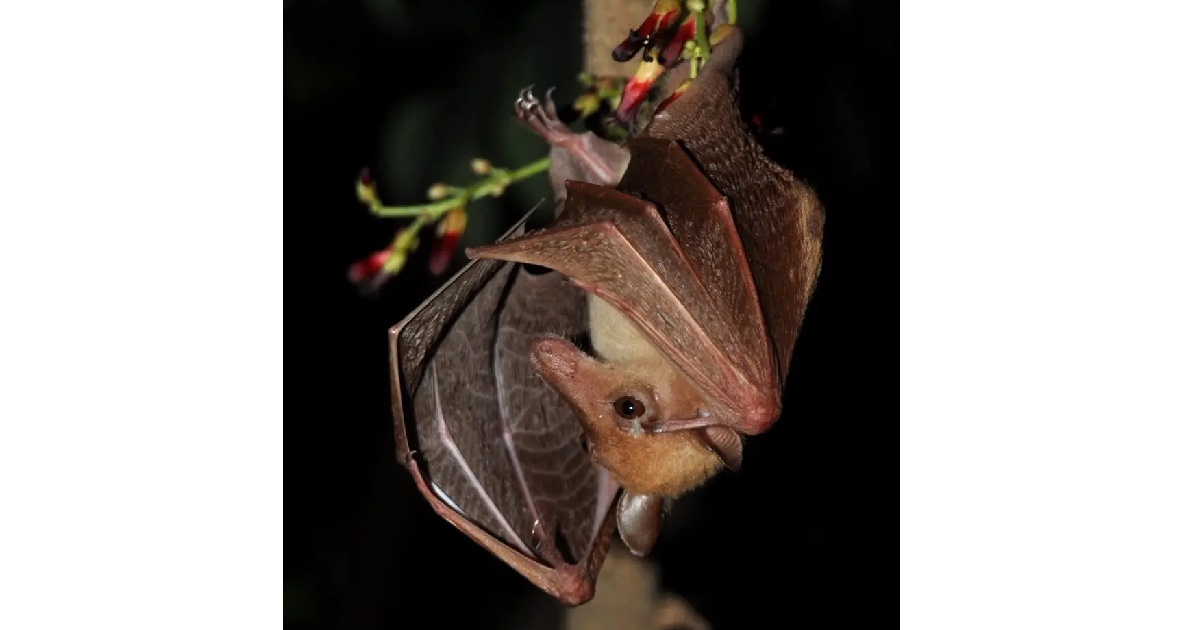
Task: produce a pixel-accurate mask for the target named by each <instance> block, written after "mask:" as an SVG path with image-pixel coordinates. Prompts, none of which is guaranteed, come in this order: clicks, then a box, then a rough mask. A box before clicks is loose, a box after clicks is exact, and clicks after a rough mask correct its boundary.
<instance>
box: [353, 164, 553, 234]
mask: <svg viewBox="0 0 1200 630" xmlns="http://www.w3.org/2000/svg"><path fill="white" fill-rule="evenodd" d="M548 168H550V157H549V156H547V157H544V158H542V159H540V160H538V161H536V162H532V163H530V164H526V165H525V166H522V167H520V168H517V169H515V170H512V171H509V170H508V169H503V168H493V169H492V170H491V171H489V172H488V173H487V175H486V176H485V177H484V178H483V179H480V180H479V181H477V182H475V183H474V184H471V185H470V186H467V187H465V188H462V189H459V190H457V191H455V192H453V193H452V194H451V195H450V196H448V197H446V198H445V199H439V200H438V201H433V202H430V203H426V204H420V205H415V206H385V205H382V204H379V205H372V206H371V207H370V208H371V214H374V215H375V216H377V217H381V218H385V219H399V218H412V217H417V218H425V221H424V222H423V224H424V223H428V222H430V221H433V220H436V219H438V218H440V217H441V216H442V215H443V214H446V213H447V212H449V211H450V210H453V209H454V208H460V207H465V206H466V205H467V204H468V203H470V202H472V201H475V200H477V199H482V198H483V197H486V196H488V195H492V196H499V195H500V194H501V193H503V192H504V190H505V189H506V188H507V187H508V186H509V184H513V183H516V182H519V181H522V180H525V179H529V178H530V177H532V176H534V175H537V174H538V173H541V172H543V171H545V170H546V169H548Z"/></svg>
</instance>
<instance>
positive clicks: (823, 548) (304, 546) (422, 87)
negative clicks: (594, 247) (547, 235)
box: [284, 0, 899, 630]
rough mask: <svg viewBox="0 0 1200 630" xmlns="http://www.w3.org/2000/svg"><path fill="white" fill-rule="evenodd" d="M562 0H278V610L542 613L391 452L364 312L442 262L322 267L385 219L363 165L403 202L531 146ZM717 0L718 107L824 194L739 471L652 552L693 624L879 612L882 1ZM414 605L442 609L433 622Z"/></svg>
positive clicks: (892, 139)
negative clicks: (730, 39)
mask: <svg viewBox="0 0 1200 630" xmlns="http://www.w3.org/2000/svg"><path fill="white" fill-rule="evenodd" d="M579 4H580V3H579V2H573V1H562V2H552V1H550V0H543V1H540V2H538V1H533V0H529V1H512V2H508V1H506V2H494V1H493V2H488V1H484V0H472V1H464V0H457V1H444V2H398V1H395V0H367V1H363V2H355V1H349V0H339V1H334V0H289V1H288V2H286V3H285V9H284V52H285V67H284V78H285V97H284V125H285V147H284V150H285V162H286V177H285V211H286V213H287V220H286V227H287V235H288V247H287V271H288V273H287V284H288V287H287V288H288V309H287V312H288V318H287V319H288V322H287V333H288V337H287V338H288V341H289V343H288V346H287V355H286V357H285V361H286V363H285V364H286V366H287V368H286V369H287V377H288V378H287V382H288V385H289V387H288V393H287V400H286V403H287V404H286V410H287V414H286V417H285V426H286V430H285V443H286V453H287V456H286V458H285V477H286V482H285V483H286V486H285V488H286V489H285V504H286V511H285V524H284V525H285V565H284V574H285V575H284V579H285V584H284V586H285V589H284V590H285V599H284V613H285V624H286V626H287V627H288V628H289V629H295V630H301V629H307V628H337V629H342V628H346V629H349V628H423V627H438V626H441V625H451V626H453V627H469V628H554V627H556V625H557V623H558V622H557V619H558V615H559V614H560V611H561V607H560V606H559V605H558V604H557V603H556V602H555V601H554V600H552V599H550V598H549V597H548V596H545V595H543V594H542V593H541V592H540V591H538V590H537V589H536V588H534V587H533V586H531V585H530V584H528V583H527V582H525V580H524V579H523V578H522V577H520V576H519V575H518V574H517V573H516V572H514V571H513V570H511V569H510V568H508V567H507V566H506V565H504V564H503V563H501V562H500V561H499V560H496V559H494V558H492V557H491V556H490V555H489V554H488V553H487V552H486V551H484V550H483V549H482V548H480V547H477V546H476V545H475V544H474V543H473V542H471V541H470V540H469V539H467V538H466V537H465V536H463V535H462V534H460V533H459V532H457V531H456V530H454V529H453V528H452V527H451V526H450V525H449V524H447V523H445V522H444V521H442V520H441V519H440V518H438V517H437V516H436V515H434V513H433V511H432V510H431V509H430V508H429V506H428V505H427V504H426V503H424V501H423V499H421V497H420V496H419V494H418V493H417V491H416V489H415V486H414V484H413V483H412V480H411V478H410V477H409V476H408V474H407V472H406V471H405V470H404V469H403V468H402V467H401V466H400V465H399V464H397V463H396V461H395V458H394V451H393V448H394V446H393V442H392V434H391V422H392V420H391V411H390V399H389V389H388V376H387V344H386V333H387V329H388V327H389V326H391V325H392V324H394V323H396V322H397V321H399V320H400V319H402V318H403V316H404V315H405V314H407V313H408V311H409V310H411V309H412V308H413V307H414V306H415V305H416V304H417V303H419V302H420V301H421V300H422V299H424V298H425V297H426V296H427V295H428V294H429V293H430V292H431V291H432V290H433V289H434V288H435V287H436V286H438V285H439V284H441V282H442V281H443V280H444V279H445V278H444V277H443V278H434V277H432V276H431V275H430V274H429V273H428V271H427V269H426V267H425V266H424V260H425V258H424V253H425V250H422V252H419V253H418V254H417V255H416V256H414V257H413V259H412V262H411V263H410V264H409V266H408V267H407V268H406V269H405V271H404V272H403V273H402V274H401V275H400V276H399V277H397V278H395V279H394V280H393V281H392V282H391V283H390V284H389V285H388V286H387V287H386V289H385V290H384V291H383V292H382V293H381V294H380V295H379V296H376V297H364V296H362V295H360V294H359V293H358V292H357V291H356V289H355V288H354V287H353V286H352V285H350V284H349V283H348V282H347V280H346V276H345V274H346V270H347V267H348V266H349V265H350V264H351V263H352V262H353V261H355V260H357V259H359V258H362V257H363V256H365V255H366V254H367V253H369V252H371V251H374V250H377V249H379V248H381V247H383V246H385V245H386V244H387V243H388V241H389V239H390V238H391V236H392V235H393V233H394V231H395V229H396V228H397V227H398V226H399V224H398V223H396V222H392V221H384V220H379V219H375V218H373V217H372V216H370V215H369V214H368V213H367V212H366V210H365V209H364V208H363V207H362V206H361V205H359V204H358V202H357V201H356V199H355V196H354V181H355V178H356V176H357V175H358V173H359V171H360V169H362V168H363V167H371V168H372V171H373V172H374V174H375V176H376V178H377V179H378V180H379V182H380V190H381V193H382V195H383V197H384V200H385V202H391V203H398V204H408V203H420V202H421V201H422V197H423V191H424V190H425V188H426V187H427V186H428V185H429V184H431V183H433V182H435V181H439V180H444V181H450V182H455V183H464V182H467V181H469V179H470V174H469V170H468V166H467V164H468V162H469V160H470V158H472V157H475V156H484V157H488V158H489V159H491V160H492V161H493V162H495V163H497V164H500V165H504V166H517V165H519V164H521V163H524V162H527V161H530V160H532V159H535V158H537V157H539V155H540V154H542V153H541V152H544V148H543V147H542V145H540V140H538V139H537V138H536V137H534V136H533V134H530V133H528V132H527V131H525V130H523V129H521V128H520V127H519V126H518V125H517V124H516V123H515V122H514V121H513V120H512V118H511V115H510V107H511V103H512V99H513V98H515V95H516V93H517V91H518V90H519V89H520V88H522V87H524V86H526V85H528V84H531V83H535V84H537V85H538V86H539V87H544V86H550V85H555V86H557V87H558V90H559V92H558V99H557V100H558V101H559V102H560V103H564V102H567V100H566V99H569V98H571V97H573V96H574V95H575V94H576V93H577V91H578V87H577V84H576V83H575V80H574V76H575V74H576V73H577V72H578V71H579V70H580V68H581V64H582V55H581V46H580V43H579V42H580V35H581V26H580V24H581V22H580V20H581V10H580V6H579ZM651 4H652V2H647V7H649V6H650V5H651ZM740 7H741V9H742V14H743V27H744V29H745V30H746V31H747V46H746V51H745V53H744V54H743V57H742V67H743V70H742V90H743V105H744V108H746V109H747V111H754V112H757V113H759V114H760V116H763V117H764V118H765V121H766V122H767V124H768V125H769V126H772V127H775V126H778V127H781V128H782V129H783V134H782V135H780V136H771V137H769V138H768V139H767V140H765V141H764V144H765V145H766V146H767V148H768V151H769V152H770V153H771V154H772V156H773V157H774V158H775V159H776V160H777V161H779V162H780V163H782V164H784V165H786V166H788V167H789V168H791V169H793V170H794V171H795V172H796V173H797V174H798V175H799V176H801V177H802V178H804V179H806V180H807V181H809V182H810V183H811V184H812V185H813V186H814V187H815V188H816V190H817V192H818V194H819V195H820V197H821V199H822V201H823V202H824V204H825V206H826V210H827V225H826V256H825V263H824V269H823V272H822V276H821V278H820V280H819V282H818V286H817V291H816V294H815V296H814V299H813V301H812V303H811V305H810V307H809V311H808V315H807V319H806V321H805V324H804V329H803V331H802V334H801V337H800V341H799V345H798V348H797V351H796V359H795V363H794V364H793V368H792V375H791V378H790V381H789V384H788V388H787V393H786V398H785V409H784V416H783V417H782V419H781V420H780V421H779V422H778V423H777V424H776V426H775V428H773V429H772V430H771V431H770V433H768V434H767V435H766V436H764V437H761V438H757V439H753V440H750V441H749V443H748V445H747V447H746V466H745V467H744V468H743V469H742V470H741V471H739V472H738V473H736V474H735V473H724V474H721V475H719V476H718V477H717V478H716V479H714V480H713V481H712V482H710V483H709V484H707V485H706V486H705V487H703V488H702V489H701V490H699V491H697V492H695V493H693V494H691V495H688V496H687V497H686V498H685V499H684V500H682V501H681V502H680V504H679V505H678V506H677V507H676V509H675V510H674V511H673V512H672V513H671V515H670V518H669V520H668V523H667V529H666V530H665V531H664V533H663V536H662V537H661V538H660V541H659V543H658V545H657V547H656V548H655V551H654V553H653V555H652V557H653V558H654V559H655V560H656V561H657V563H658V564H659V566H660V568H661V571H662V577H663V586H664V588H666V589H668V590H671V591H674V592H677V593H679V594H681V595H683V596H684V597H686V598H687V599H688V600H689V601H690V602H691V603H692V605H693V606H695V607H696V608H697V609H698V611H699V612H700V613H701V614H702V615H704V616H705V617H706V618H707V619H708V620H709V621H710V622H711V623H713V625H714V627H715V628H718V629H725V628H770V627H793V626H795V627H804V628H858V627H875V626H876V625H881V624H883V623H888V624H890V623H891V620H892V619H894V617H893V615H894V614H895V612H894V611H896V610H897V609H893V608H891V606H893V605H896V602H897V601H898V567H899V558H898V556H899V553H898V539H899V536H898V525H897V524H898V520H899V519H898V516H899V513H898V506H899V499H898V494H897V486H898V483H897V481H898V479H897V474H898V473H897V472H896V471H897V470H898V455H897V453H898V446H899V438H898V436H899V432H898V425H897V424H893V423H894V422H896V416H893V415H891V414H892V413H893V412H894V411H893V410H894V409H896V408H895V407H892V406H891V401H892V398H891V395H892V394H893V393H895V392H896V391H897V390H896V389H893V388H894V387H896V384H897V381H894V380H892V378H893V376H894V375H895V374H896V372H893V371H892V370H893V369H895V368H896V366H897V363H896V362H895V361H896V359H897V356H898V346H893V345H891V344H892V342H893V340H894V338H893V337H892V336H891V335H892V332H895V331H896V330H897V329H896V328H892V326H894V325H896V322H895V321H893V320H892V319H891V316H892V314H893V313H896V312H897V311H893V310H892V309H893V308H896V305H897V303H896V302H893V301H892V299H893V298H894V297H896V296H897V293H893V292H892V291H893V290H894V289H895V288H896V285H893V284H891V283H892V281H893V280H894V279H896V277H897V275H898V273H897V272H898V263H896V262H895V261H897V260H898V257H897V256H896V254H897V250H896V249H895V248H894V247H895V246H894V245H893V244H894V243H897V242H898V240H897V237H898V235H899V227H898V226H899V222H898V211H897V198H898V193H899V184H898V173H899V168H898V146H899V132H898V126H897V120H898V113H899V112H898V106H897V103H898V89H897V85H898V79H897V77H898V74H897V70H896V68H897V67H898V64H897V57H896V55H897V54H898V53H897V50H898V44H899V41H898V37H899V36H898V32H899V28H898V27H899V19H898V15H899V11H898V5H892V4H884V3H872V2H863V1H861V0H840V1H839V0H820V1H812V2H809V1H795V2H792V1H787V2H784V1H779V0H777V1H775V2H766V1H765V0H757V1H756V0H741V2H740ZM630 26H636V25H630ZM613 43H614V45H615V44H616V42H615V41H614V42H613ZM535 180H536V181H534V180H531V181H529V182H526V183H523V184H520V185H517V186H514V187H513V189H512V191H511V193H510V194H508V195H506V196H505V197H504V198H503V199H501V200H492V201H487V202H482V203H480V204H478V205H472V207H471V218H470V229H469V230H468V232H467V234H466V235H465V236H464V243H465V244H472V243H474V242H483V241H486V240H488V239H489V238H494V237H495V236H496V235H497V234H498V232H499V230H500V229H501V228H502V227H506V226H507V224H508V222H510V221H511V220H512V219H513V218H514V217H515V216H517V215H518V214H520V213H521V212H523V211H524V210H526V209H527V208H528V207H530V205H531V204H532V203H536V202H537V201H538V200H539V199H542V198H544V197H547V196H548V195H549V186H548V185H547V184H546V183H545V181H544V178H543V177H538V178H535ZM458 260H459V262H461V261H462V257H461V254H460V256H459V259H458ZM438 602H444V603H446V604H450V603H453V604H454V606H453V607H449V608H447V607H442V608H440V610H441V611H442V614H444V615H445V616H444V617H442V618H441V619H440V620H439V619H438V618H437V616H436V613H437V611H438V610H439V608H438V606H437V605H436V604H437V603H438Z"/></svg>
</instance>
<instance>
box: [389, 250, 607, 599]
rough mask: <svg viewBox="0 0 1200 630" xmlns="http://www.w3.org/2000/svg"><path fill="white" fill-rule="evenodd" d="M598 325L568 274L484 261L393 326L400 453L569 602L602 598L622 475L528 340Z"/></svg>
mask: <svg viewBox="0 0 1200 630" xmlns="http://www.w3.org/2000/svg"><path fill="white" fill-rule="evenodd" d="M586 325H587V317H586V304H585V301H584V296H583V293H582V292H581V291H579V290H578V289H576V288H574V287H572V286H570V285H569V284H568V283H567V282H566V281H565V279H564V278H563V277H562V276H561V275H559V274H556V273H544V274H536V275H535V274H531V273H529V272H528V271H526V270H524V269H523V268H522V267H521V266H520V265H514V264H505V263H499V262H494V261H479V262H472V263H470V264H468V265H467V267H466V268H464V269H463V270H462V271H461V272H460V273H459V274H458V275H456V276H455V277H454V278H453V279H451V280H450V281H449V282H448V283H447V284H446V285H445V286H443V287H442V288H441V289H440V290H439V291H438V293H436V294H435V295H434V296H433V297H431V298H430V299H429V300H427V301H426V302H425V303H424V304H423V305H422V306H420V307H418V308H417V309H416V311H414V312H413V314H412V315H410V316H409V317H408V318H406V319H405V320H404V321H403V322H401V323H400V324H398V325H397V326H396V327H394V328H393V329H392V367H393V404H394V409H395V421H396V427H395V430H396V440H397V448H398V455H399V458H400V460H401V461H402V462H404V463H405V464H406V465H407V466H408V468H409V471H410V472H411V473H412V474H413V477H414V478H415V479H416V481H417V485H418V487H419V488H420V489H421V492H422V494H423V495H424V496H425V498H426V499H427V500H429V502H430V503H431V504H432V505H433V507H434V509H435V510H436V511H437V512H438V513H439V514H440V515H441V516H443V517H444V518H446V519H447V520H449V521H450V522H451V523H452V524H454V525H455V526H456V527H457V528H458V529H460V530H461V531H463V532H464V533H466V534H467V535H468V536H470V537H471V538H472V539H474V540H475V541H476V542H478V543H479V544H481V545H483V546H484V547H486V548H487V549H488V550H490V551H491V552H492V553H494V554H495V555H497V556H499V557H500V558H501V559H503V560H504V561H505V562H507V563H508V564H509V565H511V566H513V568H515V569H517V570H518V571H520V572H521V573H522V574H523V575H525V576H526V577H527V578H529V579H530V580H531V581H532V582H534V583H535V584H537V585H538V586H539V587H541V588H542V589H543V590H546V591H547V592H549V593H550V594H552V595H554V596H556V597H558V598H559V599H561V600H563V601H564V602H567V603H579V602H582V601H586V600H587V599H590V598H591V595H592V592H593V589H594V582H595V576H596V573H597V571H598V570H599V566H600V564H601V562H603V559H604V555H605V554H606V553H607V548H608V543H609V539H610V537H611V533H612V526H613V519H612V516H611V514H612V510H611V508H612V506H613V503H614V499H615V496H616V487H615V485H614V484H613V483H612V481H611V480H610V478H609V476H608V473H607V472H605V471H604V470H603V469H602V468H600V467H599V466H597V465H595V464H594V463H592V461H591V459H590V458H589V456H588V455H587V453H586V452H585V451H584V450H583V449H582V448H581V445H580V438H581V435H582V431H581V428H580V425H579V423H578V421H577V420H576V419H575V416H574V414H573V413H572V411H571V410H570V408H569V407H568V406H567V405H566V403H565V402H564V401H563V400H562V399H561V397H559V395H558V394H557V392H555V391H554V390H553V389H552V388H551V387H550V386H549V385H546V384H545V383H543V382H542V381H541V379H540V378H539V377H538V376H537V374H536V372H534V370H533V367H532V364H531V363H530V362H529V355H528V346H529V342H530V340H531V339H532V338H533V337H534V336H537V335H545V334H557V335H560V336H564V337H567V338H572V337H579V336H582V335H583V334H585V333H586Z"/></svg>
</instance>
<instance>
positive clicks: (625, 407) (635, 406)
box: [613, 396, 646, 420]
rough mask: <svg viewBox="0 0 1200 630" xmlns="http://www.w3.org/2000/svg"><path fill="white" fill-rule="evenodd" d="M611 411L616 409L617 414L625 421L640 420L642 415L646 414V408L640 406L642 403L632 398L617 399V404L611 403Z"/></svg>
mask: <svg viewBox="0 0 1200 630" xmlns="http://www.w3.org/2000/svg"><path fill="white" fill-rule="evenodd" d="M613 409H616V410H617V413H619V414H621V417H622V418H625V419H626V420H633V419H634V418H640V417H642V414H644V413H646V406H645V405H643V404H642V401H640V400H638V399H636V398H634V397H632V396H623V397H621V398H618V399H617V402H615V403H613Z"/></svg>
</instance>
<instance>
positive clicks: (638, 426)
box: [617, 410, 742, 470]
mask: <svg viewBox="0 0 1200 630" xmlns="http://www.w3.org/2000/svg"><path fill="white" fill-rule="evenodd" d="M617 423H618V424H619V425H620V427H621V428H622V429H624V430H626V431H629V432H631V433H649V434H660V433H669V432H672V431H695V432H696V434H697V435H698V437H699V438H700V439H701V440H702V441H703V442H704V444H705V446H707V447H708V448H709V450H711V451H712V452H713V453H715V454H716V455H717V457H719V458H720V459H721V463H723V464H725V467H726V468H729V469H730V470H737V469H739V468H741V466H742V434H741V433H740V432H738V431H736V430H734V429H732V428H730V427H728V426H727V425H725V424H723V423H721V422H720V421H719V420H718V419H716V418H714V417H713V416H712V415H711V414H709V413H708V412H706V411H704V410H699V412H698V413H697V414H696V415H695V416H693V417H691V418H671V419H667V420H657V421H654V422H638V421H636V420H625V419H624V418H618V419H617Z"/></svg>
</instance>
